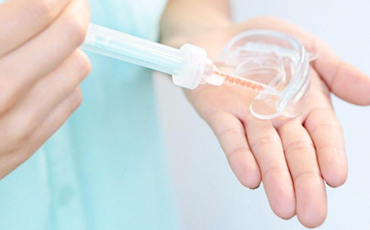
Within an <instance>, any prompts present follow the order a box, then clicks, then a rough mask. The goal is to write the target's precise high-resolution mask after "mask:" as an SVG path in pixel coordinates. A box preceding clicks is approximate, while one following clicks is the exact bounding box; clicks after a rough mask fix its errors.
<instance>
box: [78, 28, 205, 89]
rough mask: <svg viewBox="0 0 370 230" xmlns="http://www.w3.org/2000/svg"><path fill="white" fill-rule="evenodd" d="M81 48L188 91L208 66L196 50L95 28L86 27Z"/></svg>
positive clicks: (202, 53)
mask: <svg viewBox="0 0 370 230" xmlns="http://www.w3.org/2000/svg"><path fill="white" fill-rule="evenodd" d="M81 48H82V49H84V50H86V51H91V52H94V53H98V54H101V55H105V56H109V57H112V58H116V59H119V60H122V61H126V62H129V63H132V64H136V65H140V66H143V67H146V68H150V69H153V70H157V71H160V72H163V73H167V74H170V75H172V76H173V81H174V83H175V84H176V85H178V86H181V87H185V88H189V89H194V88H196V87H197V86H198V85H199V84H200V82H201V80H202V76H203V74H204V71H205V70H206V66H207V65H209V60H208V59H207V53H206V51H205V50H204V49H202V48H200V47H197V46H193V45H190V44H185V45H183V46H182V47H181V48H180V49H175V48H172V47H169V46H165V45H162V44H159V43H156V42H152V41H149V40H145V39H142V38H139V37H135V36H132V35H129V34H125V33H122V32H119V31H115V30H111V29H108V28H105V27H102V26H98V25H95V24H90V25H89V29H88V32H87V36H86V39H85V41H84V43H83V45H82V47H81Z"/></svg>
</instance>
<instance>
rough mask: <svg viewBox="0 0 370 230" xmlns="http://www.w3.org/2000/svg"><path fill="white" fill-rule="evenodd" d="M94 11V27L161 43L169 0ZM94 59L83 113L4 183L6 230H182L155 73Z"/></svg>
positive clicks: (0, 184)
mask: <svg viewBox="0 0 370 230" xmlns="http://www.w3.org/2000/svg"><path fill="white" fill-rule="evenodd" d="M90 4H91V11H92V22H93V23H96V24H99V25H102V26H106V27H109V28H112V29H115V30H119V31H123V32H126V33H129V34H133V35H136V36H139V37H142V38H145V39H150V40H157V39H158V31H159V29H158V23H159V20H160V17H161V14H162V13H163V10H164V8H165V6H166V1H165V0H109V1H102V0H100V1H98V0H92V1H90ZM89 56H90V59H91V62H92V65H93V68H92V72H91V74H90V76H89V77H88V78H87V79H86V80H85V82H84V83H83V84H82V86H81V88H82V92H83V94H84V101H83V104H82V106H81V107H80V108H79V109H78V110H77V112H76V113H74V114H73V115H72V117H71V118H70V119H69V120H68V121H67V123H66V124H65V125H64V126H63V127H62V128H61V129H60V130H59V131H58V132H57V133H56V134H55V135H54V136H53V137H52V138H51V139H49V141H48V142H47V143H46V144H45V145H44V146H43V147H41V149H40V150H39V151H38V152H36V153H35V154H34V155H33V156H32V157H31V158H30V159H29V160H28V161H27V162H25V163H24V164H23V165H21V166H20V167H19V168H17V169H16V170H15V171H14V172H12V173H11V174H10V175H9V176H7V177H5V178H4V179H3V180H2V181H0V230H13V229H16V230H19V229H22V230H23V229H31V230H44V229H63V230H74V229H78V230H83V229H104V230H108V229H179V225H178V217H177V214H176V210H175V208H174V205H173V203H172V195H171V192H170V186H169V183H168V175H167V171H166V164H165V159H164V153H163V148H162V145H161V135H160V129H159V128H158V121H157V112H156V103H155V93H154V89H153V85H152V77H151V72H150V71H149V70H148V69H144V68H141V67H138V66H134V65H130V64H127V63H124V62H121V61H117V60H114V59H110V58H106V57H102V56H98V55H95V54H89Z"/></svg>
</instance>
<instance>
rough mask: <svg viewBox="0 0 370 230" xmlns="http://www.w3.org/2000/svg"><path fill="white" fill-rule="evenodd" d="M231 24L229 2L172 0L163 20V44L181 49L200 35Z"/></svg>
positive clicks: (219, 0)
mask: <svg viewBox="0 0 370 230" xmlns="http://www.w3.org/2000/svg"><path fill="white" fill-rule="evenodd" d="M230 24H231V19H230V3H229V1H228V0H201V1H199V0H170V1H169V3H168V5H167V8H166V10H165V12H164V14H163V17H162V20H161V38H162V43H164V44H167V45H170V46H174V47H179V46H181V45H182V44H184V43H186V42H189V40H191V38H193V37H195V36H197V35H198V34H200V33H204V32H207V31H211V30H214V29H219V28H223V27H227V26H229V25H230Z"/></svg>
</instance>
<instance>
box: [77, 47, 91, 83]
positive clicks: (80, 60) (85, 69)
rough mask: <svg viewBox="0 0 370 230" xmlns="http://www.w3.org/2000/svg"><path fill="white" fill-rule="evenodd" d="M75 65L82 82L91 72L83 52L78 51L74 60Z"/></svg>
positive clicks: (88, 61)
mask: <svg viewBox="0 0 370 230" xmlns="http://www.w3.org/2000/svg"><path fill="white" fill-rule="evenodd" d="M75 65H76V71H77V73H79V76H81V77H82V79H81V81H82V80H83V79H85V77H86V76H87V75H89V73H90V71H91V63H90V60H89V58H88V57H87V55H86V54H85V53H84V52H82V51H80V50H78V52H77V54H76V58H75Z"/></svg>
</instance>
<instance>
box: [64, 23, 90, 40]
mask: <svg viewBox="0 0 370 230" xmlns="http://www.w3.org/2000/svg"><path fill="white" fill-rule="evenodd" d="M64 27H65V30H64V31H65V33H66V35H67V37H68V38H69V39H70V41H72V42H73V44H74V45H75V46H76V47H78V46H80V45H81V44H82V43H83V42H84V40H85V37H86V33H87V27H86V25H85V24H84V23H82V22H81V21H80V20H75V19H74V18H71V17H69V18H68V19H66V20H65V22H64Z"/></svg>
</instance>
